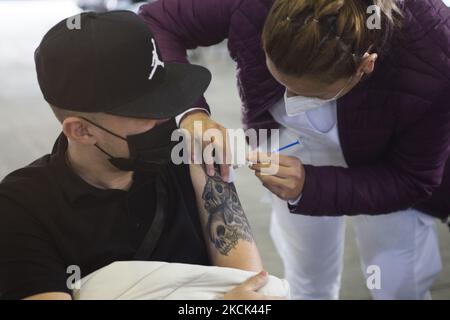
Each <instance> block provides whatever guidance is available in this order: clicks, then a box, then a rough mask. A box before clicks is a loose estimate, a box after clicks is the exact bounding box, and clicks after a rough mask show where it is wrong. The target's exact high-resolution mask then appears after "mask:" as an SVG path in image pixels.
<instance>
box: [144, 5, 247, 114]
mask: <svg viewBox="0 0 450 320" xmlns="http://www.w3.org/2000/svg"><path fill="white" fill-rule="evenodd" d="M242 1H243V0H208V1H205V0H160V1H156V2H153V3H150V4H147V5H144V6H142V7H141V8H140V10H139V15H140V16H141V17H142V18H143V19H144V21H145V22H146V23H147V25H148V26H149V27H150V29H151V31H152V32H153V34H154V36H155V38H156V41H157V43H158V46H159V48H160V50H161V55H162V57H163V60H164V61H167V62H179V63H188V59H187V55H186V50H187V49H195V48H197V47H198V46H212V45H215V44H218V43H220V42H222V41H223V40H225V39H226V38H227V37H228V33H229V29H230V20H231V16H232V15H233V12H234V11H235V10H236V8H238V7H239V5H240V3H241V2H242ZM194 106H195V107H202V108H205V109H207V110H209V107H208V104H207V103H206V100H205V99H204V98H201V99H200V100H199V101H198V102H197V104H195V105H194Z"/></svg>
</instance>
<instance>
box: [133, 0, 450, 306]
mask: <svg viewBox="0 0 450 320" xmlns="http://www.w3.org/2000/svg"><path fill="white" fill-rule="evenodd" d="M374 4H375V5H378V7H372V5H374ZM377 8H381V14H380V15H377V14H376V12H377V10H376V9H377ZM373 9H374V11H372V10H373ZM374 12H375V14H374ZM140 14H141V16H142V17H143V19H145V21H146V22H147V23H148V24H149V25H150V26H151V28H152V30H154V32H155V33H156V34H155V37H156V38H157V39H158V42H159V43H160V47H161V50H162V55H163V58H164V59H165V60H167V61H178V62H187V59H186V49H191V48H195V47H197V46H210V45H214V44H217V43H219V42H221V41H222V40H224V39H228V48H229V50H230V54H231V57H232V58H233V59H234V60H235V61H236V62H237V67H238V70H239V72H238V83H239V89H240V94H241V97H242V101H243V121H244V124H245V126H246V127H248V128H255V129H259V128H266V129H267V128H277V127H279V128H280V129H281V130H280V144H283V143H285V142H291V141H292V140H293V139H294V140H295V139H299V140H300V141H301V145H300V146H299V147H298V148H297V149H295V150H294V149H291V151H290V153H289V154H284V155H281V156H280V158H279V165H280V170H278V173H277V174H276V175H272V176H264V175H261V173H260V167H259V165H255V166H253V169H254V170H255V173H256V175H257V176H258V177H259V178H260V180H261V181H262V182H263V184H264V186H265V187H266V188H268V189H269V190H270V191H271V192H272V193H273V194H274V196H273V214H272V224H271V234H272V237H273V240H274V242H275V245H276V246H277V249H278V251H279V253H280V255H281V257H282V259H283V262H284V267H285V274H286V278H287V279H288V281H289V282H290V284H291V287H292V296H293V297H294V298H305V299H330V298H331V299H333V298H337V297H338V293H339V287H340V275H341V271H342V256H343V242H344V228H345V224H344V219H343V216H344V215H351V216H355V217H353V218H352V222H353V224H354V227H355V233H356V238H357V243H358V248H359V251H360V255H361V261H362V265H363V272H364V275H365V276H366V277H367V284H368V287H369V289H371V293H372V295H373V297H374V298H382V299H397V298H403V299H425V298H429V297H430V296H429V291H428V290H429V288H430V286H431V284H432V283H433V281H434V279H435V278H436V276H437V274H438V273H439V271H440V269H441V262H440V256H439V249H438V243H437V237H436V230H435V225H434V218H433V217H439V218H441V219H443V220H444V219H446V218H447V217H448V215H449V214H450V164H449V161H448V158H449V152H450V10H449V9H448V8H447V7H446V6H445V5H444V4H443V2H442V1H441V0H405V1H394V0H375V1H370V0H345V1H344V0H275V1H274V0H160V1H158V2H156V3H153V4H149V5H146V6H143V7H142V8H141V12H140ZM378 18H380V19H378ZM194 107H196V108H200V109H204V110H203V111H202V110H198V109H192V110H190V112H189V113H187V114H184V115H181V116H180V119H181V126H182V127H184V128H186V129H188V130H191V131H192V123H193V121H195V120H198V121H203V124H204V128H205V127H206V128H214V127H216V128H221V129H223V127H222V126H220V125H219V124H217V123H216V122H214V121H213V120H212V119H210V118H209V116H208V113H206V112H204V111H205V110H207V111H208V110H209V108H208V105H207V104H206V102H205V101H204V100H202V101H199V102H198V104H197V105H195V106H194ZM216 143H217V142H216ZM222 175H223V176H226V175H227V170H226V169H225V167H222ZM290 213H293V214H290Z"/></svg>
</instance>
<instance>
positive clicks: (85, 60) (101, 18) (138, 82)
mask: <svg viewBox="0 0 450 320" xmlns="http://www.w3.org/2000/svg"><path fill="white" fill-rule="evenodd" d="M35 62H36V71H37V77H38V81H39V86H40V88H41V90H42V93H43V95H44V98H45V100H46V101H47V102H48V103H50V104H51V105H54V106H56V107H59V108H62V109H66V110H72V111H79V112H104V113H108V114H113V115H117V116H124V117H132V118H148V119H163V118H171V117H174V116H176V115H178V114H180V113H182V112H183V111H185V110H186V109H189V108H190V107H192V106H193V104H194V103H195V102H196V101H197V100H198V99H199V98H200V97H201V96H202V95H203V93H204V92H205V91H206V89H207V88H208V86H209V84H210V82H211V73H210V72H209V71H208V70H207V69H206V68H204V67H201V66H196V65H191V64H184V63H168V62H163V61H162V59H161V53H160V51H159V48H158V45H157V43H156V40H155V38H154V36H153V34H152V32H151V31H150V29H149V27H148V26H147V25H146V24H145V23H144V21H143V20H142V19H141V18H140V17H139V16H137V15H136V14H135V13H133V12H131V11H110V12H106V13H95V12H85V13H82V14H80V15H79V16H76V17H71V18H68V19H64V20H63V21H61V22H59V23H58V24H57V25H55V26H54V27H53V28H52V29H50V31H48V32H47V34H46V35H45V36H44V38H43V39H42V41H41V43H40V45H39V47H38V48H37V49H36V51H35Z"/></svg>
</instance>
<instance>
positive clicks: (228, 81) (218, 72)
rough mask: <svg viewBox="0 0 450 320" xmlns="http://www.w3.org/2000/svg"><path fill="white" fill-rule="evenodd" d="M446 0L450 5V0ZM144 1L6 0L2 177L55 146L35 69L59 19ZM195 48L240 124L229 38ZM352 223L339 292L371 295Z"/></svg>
mask: <svg viewBox="0 0 450 320" xmlns="http://www.w3.org/2000/svg"><path fill="white" fill-rule="evenodd" d="M205 1H206V0H205ZM247 1H254V0H247ZM444 2H446V3H447V4H448V5H449V6H450V0H445V1H444ZM142 4H143V2H139V1H120V0H114V1H112V0H110V1H105V0H102V1H98V0H79V1H76V0H0V180H1V179H3V177H4V176H5V175H6V174H7V173H9V172H11V171H12V170H14V169H17V168H20V167H23V166H26V165H27V164H28V163H30V162H31V161H33V160H34V159H36V158H38V157H41V156H42V155H44V154H46V153H49V152H50V150H51V147H52V146H53V143H54V140H55V139H56V137H57V136H58V134H59V132H60V125H59V123H58V122H57V121H56V119H54V116H53V114H52V113H51V111H50V108H49V107H48V105H47V104H46V102H45V101H44V99H43V98H42V95H41V93H40V90H39V86H38V83H37V79H36V74H35V70H34V60H33V53H34V50H35V48H36V47H37V46H38V44H39V42H40V40H41V39H42V37H43V35H44V34H45V33H46V32H47V31H48V29H50V27H52V26H53V25H54V24H56V23H57V22H59V21H60V20H62V19H64V18H66V17H68V16H71V15H74V14H76V13H78V12H81V11H82V10H97V11H105V10H112V9H128V10H133V11H137V9H138V7H139V6H140V5H142ZM189 55H190V57H191V60H192V61H193V62H194V63H197V64H202V65H204V66H206V67H208V68H209V69H210V70H211V71H212V73H213V82H212V84H211V86H210V88H209V89H208V92H207V94H206V97H207V99H208V101H209V103H210V105H211V108H212V113H213V117H214V118H216V119H220V122H221V123H222V124H223V125H225V126H227V127H228V128H240V127H241V122H240V114H239V112H240V105H241V102H240V100H239V97H238V93H237V89H236V83H235V71H234V69H235V66H234V63H233V61H232V60H231V59H230V58H229V56H228V52H227V49H226V45H225V44H221V45H218V46H215V47H211V48H200V49H197V50H195V51H193V52H190V53H189ZM236 177H237V179H236V186H237V189H238V192H239V195H240V198H241V201H242V204H243V207H244V209H245V211H246V213H247V215H248V217H249V220H250V222H251V224H252V227H253V231H254V234H255V238H256V241H257V242H258V245H259V248H260V251H261V254H262V256H263V260H264V264H265V266H266V268H267V270H268V271H269V272H271V273H272V274H274V275H277V276H280V277H282V276H283V267H282V264H281V261H280V259H279V257H278V255H277V253H276V251H275V248H274V246H273V243H272V240H271V239H270V236H269V222H270V206H269V204H267V203H264V202H263V201H262V198H263V197H264V195H265V189H264V188H263V187H262V186H261V184H260V183H259V181H258V180H257V179H256V178H255V177H254V176H253V174H252V173H251V172H250V171H249V170H248V169H245V168H243V169H240V170H237V172H236ZM0 210H1V208H0ZM0 223H1V221H0ZM437 224H438V229H439V238H440V244H441V255H442V261H443V271H442V273H441V275H440V277H439V278H438V280H437V281H436V283H435V285H434V286H433V288H432V295H433V298H434V299H450V233H449V230H448V227H447V226H446V225H444V224H442V223H440V222H438V223H437ZM347 225H348V227H347V231H346V247H345V257H344V274H343V279H342V290H341V298H343V299H370V294H369V291H368V290H367V288H366V286H365V281H364V279H363V276H362V272H361V269H360V265H359V257H358V254H357V251H356V244H355V241H354V237H353V230H352V226H351V219H350V218H349V219H347Z"/></svg>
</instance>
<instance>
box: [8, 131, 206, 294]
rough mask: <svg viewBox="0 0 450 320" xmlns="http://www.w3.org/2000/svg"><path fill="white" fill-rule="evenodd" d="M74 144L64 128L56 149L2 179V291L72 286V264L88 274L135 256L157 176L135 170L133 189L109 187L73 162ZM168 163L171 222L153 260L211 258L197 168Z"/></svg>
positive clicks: (145, 228)
mask: <svg viewBox="0 0 450 320" xmlns="http://www.w3.org/2000/svg"><path fill="white" fill-rule="evenodd" d="M66 149H67V139H66V138H65V136H64V135H62V134H61V135H60V137H59V138H58V140H57V142H56V143H55V146H54V148H53V151H52V154H50V155H46V156H44V157H42V158H40V159H38V160H36V161H34V162H33V163H32V164H30V165H29V166H27V167H25V168H22V169H19V170H17V171H15V172H13V173H11V174H9V175H8V176H7V177H6V178H5V179H4V180H3V181H2V182H1V183H0V299H20V298H24V297H27V296H31V295H34V294H38V293H43V292H67V293H71V291H70V289H69V288H68V286H67V284H66V280H67V277H68V276H70V275H71V274H72V271H70V270H68V267H69V266H72V265H75V266H78V267H79V268H80V271H81V276H82V277H83V276H86V275H88V274H89V273H91V272H93V271H95V270H98V269H99V268H101V267H104V266H106V265H108V264H110V263H112V262H114V261H127V260H133V257H134V254H135V253H136V251H137V249H138V248H139V246H140V244H141V242H142V240H143V238H144V236H145V234H146V233H147V231H148V229H149V227H150V225H151V223H152V221H153V217H154V214H155V207H156V205H155V204H156V200H155V198H156V194H155V178H154V177H153V176H149V175H146V174H143V173H134V176H133V184H132V186H131V188H130V190H129V191H123V190H101V189H98V188H95V187H93V186H91V185H89V184H88V183H86V182H85V181H84V180H82V179H81V178H80V177H79V176H78V175H76V174H75V173H74V172H73V171H72V170H71V169H70V168H69V167H68V166H67V164H66V161H65V151H66ZM165 170H167V176H169V177H170V178H169V184H168V185H169V188H168V194H169V201H168V207H167V210H165V211H166V212H165V215H166V216H165V224H164V227H163V228H162V229H163V230H162V233H161V236H160V238H159V241H158V243H157V246H156V248H155V250H154V251H153V253H152V254H151V256H150V257H149V259H148V260H151V261H166V262H179V263H190V264H202V265H209V264H210V260H209V258H208V254H207V250H206V245H205V242H204V239H203V234H202V230H201V226H200V220H199V216H198V210H197V206H196V203H195V193H194V189H193V186H192V181H191V178H190V174H189V168H188V166H186V165H181V166H175V165H173V164H170V165H168V166H167V168H166V169H165ZM176 190H178V191H176ZM180 190H181V192H180Z"/></svg>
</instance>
